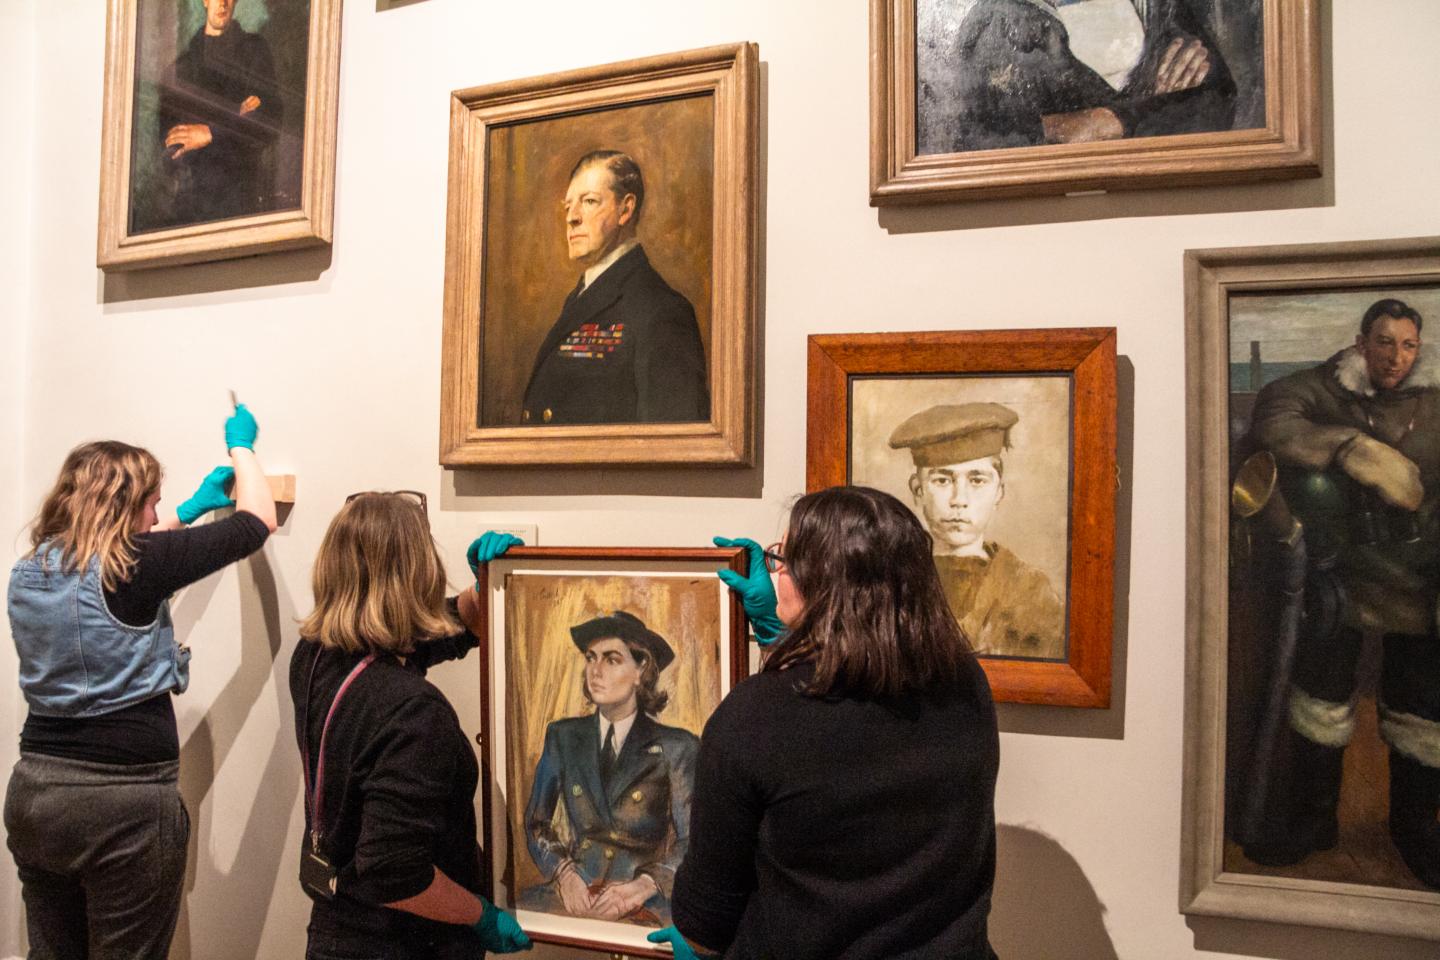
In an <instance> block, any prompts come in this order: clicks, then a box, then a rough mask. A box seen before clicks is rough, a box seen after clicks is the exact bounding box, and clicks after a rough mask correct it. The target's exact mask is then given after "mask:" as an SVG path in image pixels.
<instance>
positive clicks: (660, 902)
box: [525, 712, 700, 922]
mask: <svg viewBox="0 0 1440 960" xmlns="http://www.w3.org/2000/svg"><path fill="white" fill-rule="evenodd" d="M699 748H700V740H699V738H697V737H696V736H695V735H694V734H693V733H691V732H690V731H688V730H682V729H681V728H679V727H671V726H666V725H665V724H663V723H659V722H657V721H656V720H654V719H653V718H651V717H649V716H647V715H646V714H645V713H643V712H642V713H640V714H639V715H638V716H636V717H635V723H634V725H633V726H632V727H631V728H630V733H629V735H628V736H627V737H626V738H625V742H624V744H623V745H622V746H621V748H620V753H619V754H618V755H617V756H616V758H615V766H614V768H613V770H612V771H611V776H610V788H609V790H604V789H602V787H601V783H600V720H599V716H598V714H593V713H592V714H590V715H589V716H585V717H570V718H567V719H564V720H556V721H555V722H554V723H552V724H550V725H549V726H548V727H546V729H545V749H544V752H543V753H542V754H541V755H540V762H539V764H537V765H536V767H535V784H534V786H533V787H531V789H530V802H529V803H528V804H527V805H526V807H525V834H526V843H527V845H528V846H529V848H530V857H531V858H532V859H533V860H534V861H535V865H536V866H537V867H539V868H540V872H541V873H542V874H543V875H544V876H545V878H546V880H547V881H550V880H553V879H554V878H555V873H556V871H557V870H558V869H559V868H560V865H561V864H562V863H563V862H564V861H565V860H566V859H569V860H573V861H574V863H575V866H576V869H578V870H579V872H580V876H581V877H582V878H583V879H584V880H585V882H586V883H588V884H592V885H593V884H596V883H598V882H603V883H624V882H625V881H627V880H633V879H634V878H635V877H637V876H639V875H640V874H642V873H643V874H649V875H650V876H651V877H652V878H653V879H654V880H655V885H656V886H657V887H659V893H657V894H656V895H655V896H654V897H651V898H650V900H649V901H648V902H647V903H646V906H647V907H649V908H650V909H652V910H655V911H656V912H657V913H659V914H661V915H662V916H666V917H668V916H669V912H670V910H669V904H670V889H671V886H672V885H673V883H674V879H675V868H676V867H678V866H679V865H680V861H681V860H683V859H684V857H685V847H686V844H687V841H688V838H689V832H690V791H691V789H692V787H693V786H694V783H695V757H696V754H697V753H698V751H699ZM558 801H563V802H564V804H565V814H566V816H567V817H568V818H569V820H570V835H571V836H570V840H569V842H568V843H567V842H565V841H562V840H561V839H560V836H559V834H558V833H557V832H556V831H555V828H554V826H553V825H552V820H553V817H554V814H555V805H556V803H557V802H558ZM667 922H668V921H667Z"/></svg>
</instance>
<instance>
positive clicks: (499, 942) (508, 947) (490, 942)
mask: <svg viewBox="0 0 1440 960" xmlns="http://www.w3.org/2000/svg"><path fill="white" fill-rule="evenodd" d="M480 902H481V903H482V904H484V905H485V912H484V913H482V914H480V919H479V920H476V921H475V924H474V926H472V927H471V928H470V929H471V930H474V931H475V935H476V936H478V937H479V938H480V945H481V946H482V947H484V948H485V949H486V950H488V951H490V952H491V953H516V952H518V951H520V950H529V949H530V948H531V947H533V946H534V944H533V943H531V942H530V938H529V937H527V936H525V931H524V930H521V929H520V924H518V923H516V922H515V918H514V917H512V916H510V914H508V913H506V912H505V911H504V910H501V909H500V908H499V907H497V906H495V904H493V903H491V902H490V901H489V900H486V899H485V898H484V897H481V898H480Z"/></svg>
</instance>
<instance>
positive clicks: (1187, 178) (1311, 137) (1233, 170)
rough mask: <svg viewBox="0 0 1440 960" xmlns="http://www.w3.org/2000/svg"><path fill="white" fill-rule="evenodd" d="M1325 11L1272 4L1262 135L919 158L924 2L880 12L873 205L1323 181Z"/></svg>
mask: <svg viewBox="0 0 1440 960" xmlns="http://www.w3.org/2000/svg"><path fill="white" fill-rule="evenodd" d="M1319 6H1320V4H1319V0H1263V15H1264V18H1265V19H1264V23H1265V28H1264V29H1265V37H1264V43H1265V48H1264V59H1265V77H1266V86H1265V126H1263V127H1257V128H1255V129H1253V130H1223V131H1218V132H1215V133H1187V134H1178V135H1174V136H1161V137H1140V138H1135V139H1126V140H1106V141H1100V142H1096V143H1076V144H1045V145H1041V146H1027V147H1008V148H1005V149H999V150H973V151H968V152H964V153H939V154H925V155H917V153H916V143H915V0H870V205H871V206H877V207H878V206H884V205H889V204H915V203H944V202H949V201H953V200H979V199H988V198H993V197H1020V196H1034V195H1038V194H1059V193H1077V192H1089V191H1097V190H1133V189H1136V188H1140V187H1173V186H1199V185H1205V184H1223V183H1249V182H1253V181H1257V180H1287V179H1296V178H1301V177H1318V176H1320V156H1321V147H1320V144H1321V134H1320V130H1321V123H1320V15H1319Z"/></svg>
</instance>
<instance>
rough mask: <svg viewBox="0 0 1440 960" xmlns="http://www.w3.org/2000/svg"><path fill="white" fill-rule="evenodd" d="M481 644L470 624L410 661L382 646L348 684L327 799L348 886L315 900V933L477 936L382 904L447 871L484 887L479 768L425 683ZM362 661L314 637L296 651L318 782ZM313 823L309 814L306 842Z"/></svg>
mask: <svg viewBox="0 0 1440 960" xmlns="http://www.w3.org/2000/svg"><path fill="white" fill-rule="evenodd" d="M451 602H452V612H454V610H453V603H454V601H451ZM478 643H479V641H478V640H477V639H476V637H475V636H474V634H472V633H470V632H469V631H468V630H466V631H462V632H460V633H458V634H456V635H455V636H452V637H445V638H442V639H440V640H435V641H430V642H427V643H422V644H419V645H418V646H417V648H416V650H415V652H414V653H413V654H411V655H410V656H408V657H406V658H405V662H404V663H403V664H402V663H401V662H400V660H399V659H397V658H396V657H394V656H390V655H388V654H382V655H381V656H380V657H379V658H377V659H376V661H375V662H374V663H372V664H371V665H370V666H369V667H368V668H366V670H365V671H364V672H363V673H361V674H360V676H359V677H357V678H356V680H355V682H354V683H352V684H351V685H350V688H349V690H347V691H346V693H345V697H344V699H343V700H341V702H340V706H339V708H338V709H337V710H336V712H335V717H334V719H333V720H331V722H330V733H329V737H328V739H327V741H326V744H325V758H324V760H325V784H324V797H323V798H322V800H321V805H322V810H323V814H322V819H323V822H324V840H323V843H322V849H323V850H324V852H325V854H326V855H327V856H328V858H329V860H330V862H331V864H332V865H333V866H334V867H335V869H336V872H337V875H338V878H339V883H338V892H337V895H336V897H335V899H333V900H329V901H325V900H320V899H316V898H314V897H312V899H314V900H315V903H314V907H313V909H312V911H311V929H312V930H321V931H324V932H326V933H328V934H331V935H335V936H340V937H345V938H361V939H363V938H373V939H378V940H386V941H392V942H393V941H395V940H397V939H401V940H406V941H414V942H428V941H433V940H436V939H442V938H445V937H450V936H459V935H468V934H469V931H468V929H467V928H458V927H450V926H449V925H447V924H440V923H434V922H432V921H429V920H424V919H422V918H420V917H417V916H414V915H412V914H407V913H404V912H402V911H398V910H392V909H389V908H386V907H385V906H383V905H384V904H386V903H393V902H395V901H397V900H404V899H407V898H409V897H413V896H415V895H417V894H419V893H421V892H423V891H424V890H425V888H426V887H428V886H429V885H430V883H431V881H432V880H433V879H434V875H435V869H436V868H439V869H440V870H441V871H442V872H443V873H445V874H446V876H448V877H449V878H450V879H452V880H454V881H455V882H456V883H458V884H460V885H461V886H463V887H465V888H466V889H468V890H470V891H472V892H474V893H477V894H478V893H479V892H480V890H481V870H480V860H479V846H478V844H477V843H476V839H475V807H474V801H475V787H476V784H477V783H478V781H479V777H480V768H479V765H478V764H477V762H476V760H475V752H474V749H473V748H472V747H471V745H470V742H469V740H468V739H467V738H466V736H465V734H464V732H463V731H462V730H461V728H460V720H459V718H458V717H457V716H456V714H455V710H454V708H452V707H451V706H450V702H449V701H448V700H446V699H445V695H444V694H442V693H441V692H440V691H439V690H438V689H436V688H435V687H434V686H433V685H432V684H430V683H429V682H428V681H427V680H426V679H425V673H426V670H427V669H428V668H429V667H431V666H433V665H434V664H436V663H440V662H442V661H445V660H455V659H459V658H461V657H463V656H465V654H467V653H468V652H470V651H471V650H473V649H474V648H475V647H476V645H477V644H478ZM316 657H319V661H318V664H317V663H316ZM363 658H364V657H363V654H350V653H345V652H344V651H341V650H335V649H326V648H322V647H321V646H320V645H319V644H318V643H311V642H301V643H300V644H299V645H298V646H297V647H296V649H295V653H294V655H293V656H292V657H291V658H290V693H291V696H292V697H293V698H294V702H295V730H296V740H297V746H302V745H304V744H308V749H309V756H310V777H311V782H312V783H313V778H314V775H315V766H316V764H317V763H318V761H319V759H320V754H319V751H320V732H321V729H322V727H323V726H324V723H325V714H326V712H327V711H328V710H329V709H330V704H331V701H332V700H333V699H334V698H335V693H336V691H338V690H339V688H340V684H341V683H342V682H344V680H345V677H346V675H347V674H349V673H350V670H351V669H352V668H353V667H354V666H355V665H356V664H357V663H359V662H360V661H361V660H362V659H363ZM312 664H314V665H315V671H314V680H313V684H312V683H311V679H310V678H311V666H312ZM307 691H308V704H309V706H308V716H307V706H306V704H307ZM300 737H305V741H303V742H302V741H301V740H300ZM303 755H304V754H303V752H302V756H303ZM310 828H311V815H310V811H309V810H307V811H306V824H305V836H304V838H303V840H302V844H303V846H302V849H308V847H309V843H310Z"/></svg>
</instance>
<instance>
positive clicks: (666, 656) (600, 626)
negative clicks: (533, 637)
mask: <svg viewBox="0 0 1440 960" xmlns="http://www.w3.org/2000/svg"><path fill="white" fill-rule="evenodd" d="M608 637H614V638H615V639H617V640H624V641H625V642H627V643H633V644H635V645H636V646H637V647H640V648H641V649H643V650H645V651H646V652H647V653H649V654H650V657H651V659H653V660H654V661H655V669H656V670H664V669H665V668H666V667H668V666H670V664H671V663H673V662H674V660H675V651H674V650H671V649H670V644H668V643H666V642H665V638H664V637H662V636H660V634H658V633H656V632H655V631H654V630H651V629H650V628H649V627H647V626H645V622H644V621H643V620H641V619H640V618H639V617H637V616H635V615H634V614H633V613H626V612H625V611H624V610H616V611H615V612H614V613H612V614H610V615H609V616H608V617H596V618H595V619H593V620H586V621H585V622H584V623H581V624H577V625H575V626H573V627H571V628H570V639H571V640H574V641H575V646H577V647H579V648H580V652H581V653H584V652H585V651H586V650H587V649H589V647H590V644H592V643H594V642H595V641H596V640H603V639H606V638H608Z"/></svg>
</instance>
